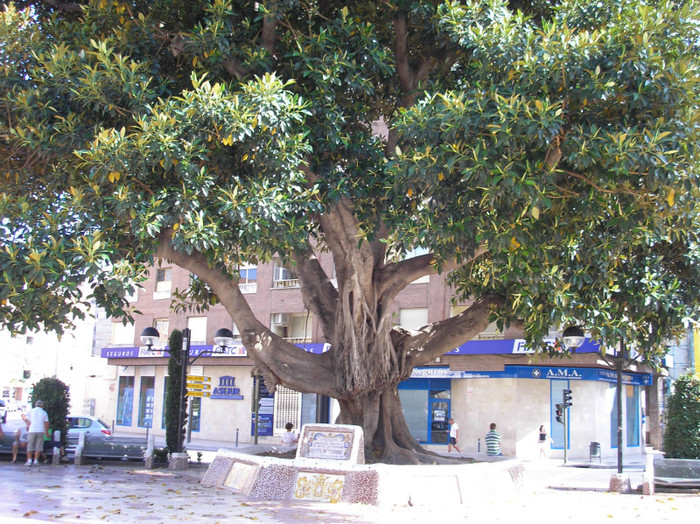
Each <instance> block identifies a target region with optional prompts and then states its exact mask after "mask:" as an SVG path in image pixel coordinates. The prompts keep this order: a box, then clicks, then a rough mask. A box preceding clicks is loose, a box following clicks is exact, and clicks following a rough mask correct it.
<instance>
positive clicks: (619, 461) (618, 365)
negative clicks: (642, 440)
mask: <svg viewBox="0 0 700 524" xmlns="http://www.w3.org/2000/svg"><path fill="white" fill-rule="evenodd" d="M624 358H625V345H624V342H622V341H620V354H619V355H618V356H617V361H616V362H615V368H616V370H617V384H616V392H617V407H616V409H617V472H618V473H622V365H623V363H624Z"/></svg>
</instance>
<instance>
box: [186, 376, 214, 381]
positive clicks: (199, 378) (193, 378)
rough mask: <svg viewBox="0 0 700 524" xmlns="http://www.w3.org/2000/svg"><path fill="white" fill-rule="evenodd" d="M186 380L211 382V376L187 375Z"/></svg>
mask: <svg viewBox="0 0 700 524" xmlns="http://www.w3.org/2000/svg"><path fill="white" fill-rule="evenodd" d="M187 382H211V377H202V376H199V375H187Z"/></svg>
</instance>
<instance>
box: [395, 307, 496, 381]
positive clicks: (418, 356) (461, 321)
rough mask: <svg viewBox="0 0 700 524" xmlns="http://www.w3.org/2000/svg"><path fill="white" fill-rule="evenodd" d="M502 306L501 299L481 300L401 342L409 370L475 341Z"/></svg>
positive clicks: (400, 346)
mask: <svg viewBox="0 0 700 524" xmlns="http://www.w3.org/2000/svg"><path fill="white" fill-rule="evenodd" d="M502 303H503V298H502V297H498V296H485V297H481V298H480V299H478V300H477V301H475V302H474V303H473V304H472V305H471V306H469V307H468V308H467V309H465V310H464V311H462V312H461V313H460V314H459V315H456V316H454V317H450V318H447V319H445V320H441V321H440V322H435V323H433V324H430V325H428V326H426V327H424V328H421V330H420V331H419V332H418V333H417V334H414V335H412V336H411V337H410V338H407V339H405V340H404V341H402V342H399V348H400V349H401V350H402V351H403V352H404V353H405V355H406V360H407V363H408V365H409V367H410V369H413V368H414V367H416V366H422V365H425V364H427V363H429V362H431V361H433V360H435V359H436V358H437V357H439V356H441V355H444V354H445V353H447V352H448V351H451V350H453V349H455V348H456V347H458V346H459V345H461V344H464V343H465V342H466V341H469V340H471V339H473V338H474V337H475V336H476V335H478V334H479V333H481V332H482V331H483V330H484V329H486V328H487V327H488V325H489V316H490V314H491V308H492V307H493V306H496V305H499V304H502Z"/></svg>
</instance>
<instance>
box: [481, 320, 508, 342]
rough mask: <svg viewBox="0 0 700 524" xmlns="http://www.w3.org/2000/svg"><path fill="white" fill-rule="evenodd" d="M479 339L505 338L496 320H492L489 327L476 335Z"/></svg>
mask: <svg viewBox="0 0 700 524" xmlns="http://www.w3.org/2000/svg"><path fill="white" fill-rule="evenodd" d="M476 338H477V339H478V340H498V339H502V338H503V331H501V330H499V329H498V326H497V325H496V323H495V322H491V323H490V324H489V327H487V328H486V329H485V330H483V331H482V332H481V333H479V334H478V335H477V337H476Z"/></svg>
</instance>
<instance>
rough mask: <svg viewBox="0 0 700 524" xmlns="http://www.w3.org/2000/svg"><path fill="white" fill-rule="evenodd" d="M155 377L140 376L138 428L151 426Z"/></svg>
mask: <svg viewBox="0 0 700 524" xmlns="http://www.w3.org/2000/svg"><path fill="white" fill-rule="evenodd" d="M155 382H156V378H155V377H141V388H140V391H139V421H138V425H139V427H140V428H151V427H153V409H154V405H155V389H154V386H155Z"/></svg>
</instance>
